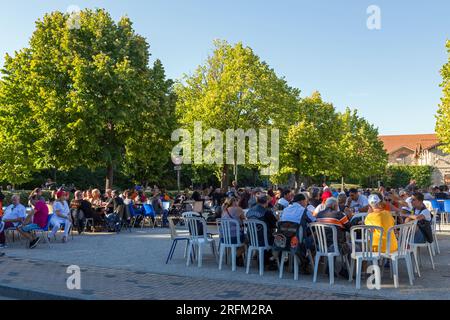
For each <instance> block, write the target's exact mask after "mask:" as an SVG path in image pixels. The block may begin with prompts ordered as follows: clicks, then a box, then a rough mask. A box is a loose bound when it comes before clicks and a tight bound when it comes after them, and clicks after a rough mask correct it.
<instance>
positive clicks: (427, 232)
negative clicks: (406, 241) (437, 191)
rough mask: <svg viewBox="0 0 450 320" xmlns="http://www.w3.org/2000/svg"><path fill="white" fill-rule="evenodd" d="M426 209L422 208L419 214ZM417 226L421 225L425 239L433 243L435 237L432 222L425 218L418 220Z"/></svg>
mask: <svg viewBox="0 0 450 320" xmlns="http://www.w3.org/2000/svg"><path fill="white" fill-rule="evenodd" d="M424 210H426V208H424V209H422V210H420V212H419V214H418V215H420V214H421V213H422V211H424ZM417 226H418V227H419V230H420V232H422V234H423V236H424V238H425V240H426V241H427V242H428V243H433V242H434V239H433V230H432V228H431V222H430V221H427V220H425V219H423V220H420V221H418V222H417Z"/></svg>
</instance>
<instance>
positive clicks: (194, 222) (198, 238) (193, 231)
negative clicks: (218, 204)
mask: <svg viewBox="0 0 450 320" xmlns="http://www.w3.org/2000/svg"><path fill="white" fill-rule="evenodd" d="M185 222H186V225H187V227H188V230H189V233H190V236H189V244H188V254H187V259H186V266H189V264H190V261H191V254H192V251H193V250H195V247H197V248H198V251H197V261H198V267H199V268H200V267H201V266H202V260H203V247H204V246H206V245H209V246H211V251H212V253H213V255H214V257H216V256H217V255H216V242H215V241H214V239H213V238H210V237H208V235H207V229H206V221H205V219H203V218H199V217H194V216H192V217H188V216H186V217H185ZM199 224H200V225H202V228H203V234H202V235H200V234H199V228H198V225H199Z"/></svg>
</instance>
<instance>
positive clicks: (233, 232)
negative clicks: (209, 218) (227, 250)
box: [219, 219, 241, 245]
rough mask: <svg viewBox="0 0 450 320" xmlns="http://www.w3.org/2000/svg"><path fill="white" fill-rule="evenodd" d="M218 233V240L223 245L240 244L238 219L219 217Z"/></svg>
mask: <svg viewBox="0 0 450 320" xmlns="http://www.w3.org/2000/svg"><path fill="white" fill-rule="evenodd" d="M219 234H220V242H221V243H223V244H224V245H241V237H240V225H239V221H237V220H234V219H220V222H219ZM233 238H234V239H233Z"/></svg>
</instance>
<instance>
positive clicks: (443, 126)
mask: <svg viewBox="0 0 450 320" xmlns="http://www.w3.org/2000/svg"><path fill="white" fill-rule="evenodd" d="M447 52H448V62H447V63H446V64H445V65H444V66H443V67H442V70H441V75H442V84H441V87H442V98H441V104H440V105H439V109H438V112H437V123H436V133H437V135H438V137H439V139H440V141H441V142H442V143H443V145H442V147H441V148H442V150H443V151H445V152H447V153H450V40H447Z"/></svg>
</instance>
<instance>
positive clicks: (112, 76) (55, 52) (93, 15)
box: [0, 9, 173, 187]
mask: <svg viewBox="0 0 450 320" xmlns="http://www.w3.org/2000/svg"><path fill="white" fill-rule="evenodd" d="M70 19H71V17H70V16H69V14H63V13H61V12H53V13H51V14H47V15H45V16H44V18H43V19H42V20H38V21H37V22H36V30H35V31H34V33H33V35H32V37H31V40H30V44H29V47H28V48H24V49H22V50H21V51H19V52H16V53H15V55H14V56H9V55H7V56H6V59H5V66H4V69H3V70H2V73H3V77H2V79H1V82H0V83H1V84H0V106H1V107H0V146H1V149H2V152H0V174H2V175H3V176H5V177H7V178H8V180H10V181H11V182H15V183H20V182H23V181H24V180H26V179H27V178H29V175H30V173H31V172H33V171H35V170H39V169H44V168H56V169H59V170H68V169H72V168H76V167H79V166H86V167H89V168H91V169H96V168H99V167H104V168H107V187H111V186H112V182H113V181H112V179H113V170H114V168H117V167H120V166H122V165H124V164H127V163H129V161H128V160H129V159H134V160H139V161H141V162H140V163H139V164H138V165H137V166H136V165H135V166H134V167H131V166H127V168H128V171H129V172H131V173H134V174H136V173H138V172H139V171H140V170H142V169H141V167H140V165H141V164H142V165H144V166H145V165H146V164H147V162H146V161H147V160H146V157H147V156H148V154H150V153H151V154H153V155H155V156H154V157H153V159H157V160H158V162H160V163H163V164H164V163H167V157H163V156H162V153H161V152H163V151H164V150H166V149H167V146H166V145H167V144H166V143H165V141H164V143H161V140H163V139H164V136H167V137H170V132H166V131H168V130H171V127H170V126H171V125H172V124H171V123H173V121H172V120H170V119H169V118H171V117H173V112H171V109H170V104H173V99H172V98H170V96H171V82H169V81H166V80H165V75H164V69H163V67H162V64H161V62H160V61H157V62H156V63H155V65H154V67H153V69H152V68H150V67H149V45H148V44H147V42H146V40H145V39H144V38H143V37H142V36H140V35H138V34H136V32H135V31H134V30H133V27H132V23H131V21H130V19H129V18H127V17H123V18H121V19H120V20H119V21H118V22H117V23H116V22H115V21H114V20H113V19H112V18H111V16H110V15H109V14H108V13H107V12H106V11H105V10H101V9H98V10H95V11H92V10H84V11H82V12H80V15H79V26H78V27H77V28H72V27H71V26H70V22H71V21H70ZM172 109H173V108H172ZM160 124H161V125H160ZM152 138H154V139H152ZM137 144H139V148H138V147H137ZM159 155H161V156H159ZM145 170H146V169H145ZM145 170H144V171H145ZM144 175H146V176H148V174H144Z"/></svg>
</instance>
